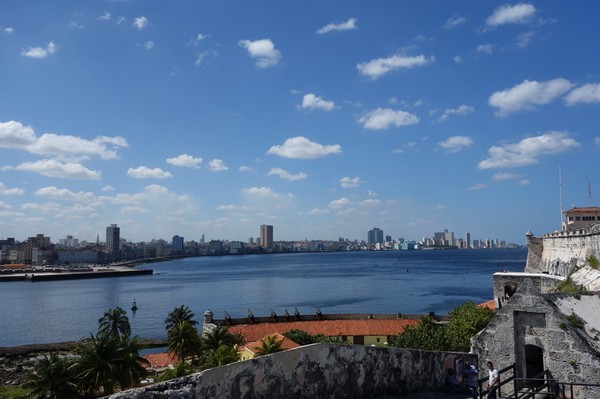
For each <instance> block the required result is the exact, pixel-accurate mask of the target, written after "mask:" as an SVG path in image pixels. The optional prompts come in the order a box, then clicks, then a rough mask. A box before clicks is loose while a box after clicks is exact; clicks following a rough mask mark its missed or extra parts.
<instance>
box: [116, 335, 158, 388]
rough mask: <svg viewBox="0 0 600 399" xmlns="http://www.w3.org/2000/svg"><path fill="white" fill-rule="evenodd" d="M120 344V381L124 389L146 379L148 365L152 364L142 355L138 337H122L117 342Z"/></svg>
mask: <svg viewBox="0 0 600 399" xmlns="http://www.w3.org/2000/svg"><path fill="white" fill-rule="evenodd" d="M117 344H118V346H119V355H120V356H119V359H118V364H119V378H118V382H119V385H120V386H121V388H122V389H128V388H131V387H134V386H136V385H137V384H138V383H139V382H140V380H142V379H144V377H145V376H146V374H147V373H148V372H147V371H146V367H149V366H150V362H148V361H147V360H146V359H144V358H143V357H140V355H139V353H140V349H141V345H140V343H139V341H138V338H137V337H133V338H130V337H121V338H119V339H118V342H117Z"/></svg>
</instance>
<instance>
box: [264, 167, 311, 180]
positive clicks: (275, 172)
mask: <svg viewBox="0 0 600 399" xmlns="http://www.w3.org/2000/svg"><path fill="white" fill-rule="evenodd" d="M267 174H268V175H269V176H279V177H281V178H282V179H285V180H289V181H294V180H303V179H306V178H307V177H308V175H307V174H306V173H304V172H299V173H296V174H295V175H293V174H291V173H290V172H288V171H287V170H284V169H281V168H272V169H271V170H270V171H269V173H267Z"/></svg>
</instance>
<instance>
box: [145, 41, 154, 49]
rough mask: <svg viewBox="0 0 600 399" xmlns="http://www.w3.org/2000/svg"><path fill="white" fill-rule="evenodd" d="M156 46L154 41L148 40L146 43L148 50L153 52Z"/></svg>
mask: <svg viewBox="0 0 600 399" xmlns="http://www.w3.org/2000/svg"><path fill="white" fill-rule="evenodd" d="M155 46H156V44H155V43H154V41H152V40H148V41H147V42H146V43H144V47H145V48H146V50H152V49H153V48H154V47H155Z"/></svg>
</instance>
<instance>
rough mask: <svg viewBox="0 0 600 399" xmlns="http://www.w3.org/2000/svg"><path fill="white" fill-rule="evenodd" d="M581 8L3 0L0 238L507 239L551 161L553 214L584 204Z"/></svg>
mask: <svg viewBox="0 0 600 399" xmlns="http://www.w3.org/2000/svg"><path fill="white" fill-rule="evenodd" d="M34 10H35V12H34ZM599 12H600V3H597V2H595V1H585V2H580V3H578V5H577V6H576V7H575V6H573V5H572V4H570V3H568V2H564V1H535V2H522V3H518V2H512V3H506V2H495V1H486V2H483V1H479V2H474V1H452V2H450V1H441V0H440V1H418V2H409V1H387V0H382V1H377V2H367V1H353V0H343V1H342V0H339V1H335V0H334V1H317V0H309V1H302V2H292V1H281V0H277V1H276V0H272V1H253V2H249V1H226V0H219V1H217V0H209V1H198V0H178V1H176V2H162V1H141V0H122V1H101V0H97V1H63V0H57V1H42V0H39V1H21V0H6V1H2V2H1V3H0V93H1V95H0V236H2V237H7V236H11V237H16V238H17V239H21V240H22V239H25V238H26V237H28V236H31V235H34V234H36V233H44V234H46V235H50V236H51V238H52V240H53V241H57V240H58V239H59V238H62V237H64V236H65V235H67V234H71V235H74V236H76V237H77V238H79V239H80V240H89V241H95V239H96V235H97V234H100V237H101V239H102V240H103V239H104V233H105V229H106V226H107V225H109V224H111V223H117V224H118V225H119V226H120V227H121V235H122V236H123V237H125V238H127V239H130V240H132V241H143V240H146V241H147V240H151V239H153V238H167V239H169V238H170V237H172V236H173V235H175V234H179V235H183V236H184V237H185V239H186V240H198V239H200V237H201V236H202V234H204V235H205V237H206V239H229V240H243V241H246V240H247V239H248V238H249V237H251V236H252V237H256V236H257V235H258V234H259V226H260V225H261V224H272V225H274V226H275V227H274V231H275V240H301V239H305V238H308V239H337V238H338V237H339V236H342V237H347V238H351V239H354V238H358V239H366V233H367V230H368V229H370V228H372V227H374V226H376V227H379V228H382V229H383V230H384V232H385V234H390V235H392V237H394V238H397V237H400V236H401V237H405V238H409V239H417V240H418V239H420V238H422V237H423V236H431V235H432V233H433V232H434V231H441V230H443V229H445V228H447V229H449V230H451V231H454V232H455V233H456V234H457V235H459V236H463V235H464V233H465V232H467V231H468V232H470V233H471V236H472V238H475V239H478V238H481V239H486V238H490V239H494V238H500V239H505V240H507V241H513V242H519V243H522V242H523V239H524V234H525V232H526V231H527V230H531V231H533V232H534V233H536V234H541V233H544V232H549V231H553V230H555V229H557V228H559V224H560V214H559V211H560V201H559V173H558V169H559V165H561V169H562V180H563V199H564V200H563V203H564V205H563V206H564V209H568V208H570V207H571V206H573V205H576V206H588V205H590V198H589V197H590V196H589V194H588V182H589V186H591V188H592V203H594V204H597V203H598V202H597V201H595V202H594V200H593V198H594V196H596V197H597V196H600V178H599V176H598V166H597V163H598V154H599V152H600V132H599V131H598V126H599V125H600V124H599V119H600V116H599V115H600V75H599V73H600V69H599V67H600V56H599V55H598V36H599V30H600V28H599V27H598V24H597V23H596V18H595V17H596V16H597V15H599ZM594 190H596V191H597V192H598V194H597V195H596V194H594V192H593V191H594Z"/></svg>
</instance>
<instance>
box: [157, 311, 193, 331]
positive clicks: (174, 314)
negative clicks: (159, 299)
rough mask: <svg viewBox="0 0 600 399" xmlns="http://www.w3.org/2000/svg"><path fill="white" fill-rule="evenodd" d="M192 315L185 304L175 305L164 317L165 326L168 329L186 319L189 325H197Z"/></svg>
mask: <svg viewBox="0 0 600 399" xmlns="http://www.w3.org/2000/svg"><path fill="white" fill-rule="evenodd" d="M194 317H195V315H194V313H193V312H192V310H191V309H190V308H189V307H187V306H185V305H181V306H178V307H175V308H174V309H173V310H172V311H171V313H169V315H168V316H167V318H166V319H165V328H166V329H167V331H169V330H170V329H171V328H173V327H174V326H176V325H177V324H179V323H180V322H182V321H187V322H188V323H189V324H190V325H191V326H194V327H195V326H196V325H198V322H197V321H196V320H194Z"/></svg>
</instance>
